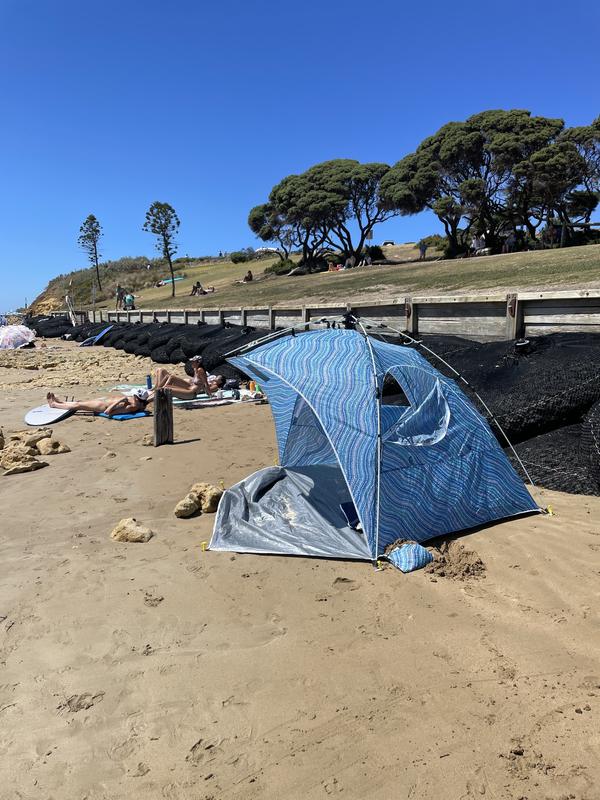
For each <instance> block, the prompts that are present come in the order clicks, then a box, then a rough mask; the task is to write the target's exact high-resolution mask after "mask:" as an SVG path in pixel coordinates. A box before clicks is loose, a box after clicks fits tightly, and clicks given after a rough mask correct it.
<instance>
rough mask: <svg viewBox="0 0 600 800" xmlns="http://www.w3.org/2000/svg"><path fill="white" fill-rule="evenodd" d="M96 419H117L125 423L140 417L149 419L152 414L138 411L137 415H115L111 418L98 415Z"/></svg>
mask: <svg viewBox="0 0 600 800" xmlns="http://www.w3.org/2000/svg"><path fill="white" fill-rule="evenodd" d="M95 416H96V417H104V418H105V419H117V420H119V421H120V422H123V421H124V420H127V419H139V418H140V417H149V416H150V414H149V412H148V411H138V412H137V413H136V414H113V415H112V416H110V415H109V414H105V413H104V412H103V413H102V414H96V415H95Z"/></svg>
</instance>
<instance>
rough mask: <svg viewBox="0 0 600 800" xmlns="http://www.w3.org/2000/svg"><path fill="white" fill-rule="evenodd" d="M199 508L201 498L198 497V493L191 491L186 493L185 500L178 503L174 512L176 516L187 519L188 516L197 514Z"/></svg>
mask: <svg viewBox="0 0 600 800" xmlns="http://www.w3.org/2000/svg"><path fill="white" fill-rule="evenodd" d="M199 509H200V498H199V497H198V495H197V494H193V493H192V492H190V493H189V494H186V496H185V497H184V498H183V500H180V501H179V502H178V503H177V505H176V506H175V509H174V511H173V513H174V514H175V516H176V517H179V518H180V519H185V518H186V517H191V516H192V514H195V513H196V511H199Z"/></svg>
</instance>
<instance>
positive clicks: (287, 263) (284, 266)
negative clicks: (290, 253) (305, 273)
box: [264, 258, 296, 275]
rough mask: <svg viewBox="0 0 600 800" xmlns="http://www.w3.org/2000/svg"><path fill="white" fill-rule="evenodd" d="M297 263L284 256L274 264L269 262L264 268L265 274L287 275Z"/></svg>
mask: <svg viewBox="0 0 600 800" xmlns="http://www.w3.org/2000/svg"><path fill="white" fill-rule="evenodd" d="M295 266H296V264H295V263H294V262H293V261H292V260H291V258H284V259H283V260H279V261H276V262H275V263H274V264H269V266H268V267H265V268H264V274H265V275H287V274H288V272H289V271H290V270H291V269H293V268H294V267H295Z"/></svg>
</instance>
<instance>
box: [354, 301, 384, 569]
mask: <svg viewBox="0 0 600 800" xmlns="http://www.w3.org/2000/svg"><path fill="white" fill-rule="evenodd" d="M354 320H355V321H356V322H357V323H358V325H360V329H361V331H362V333H363V336H364V337H365V342H366V343H367V348H368V350H369V356H370V357H371V366H372V367H373V381H374V383H375V402H376V408H377V470H376V475H377V483H376V486H375V504H376V510H375V559H374V563H375V565H377V559H378V558H379V507H380V496H381V407H380V396H379V384H378V382H377V366H376V364H375V354H374V353H373V346H372V345H371V340H370V339H369V337H368V335H367V332H366V331H365V328H364V326H363V324H362V322H361V321H360V320H359V319H357V318H356V317H354Z"/></svg>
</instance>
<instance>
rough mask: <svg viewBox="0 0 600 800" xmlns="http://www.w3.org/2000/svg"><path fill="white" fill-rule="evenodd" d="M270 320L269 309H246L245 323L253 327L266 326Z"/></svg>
mask: <svg viewBox="0 0 600 800" xmlns="http://www.w3.org/2000/svg"><path fill="white" fill-rule="evenodd" d="M269 322H270V317H269V309H268V308H263V309H249V308H247V309H246V325H251V326H252V327H254V328H268V327H269Z"/></svg>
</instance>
